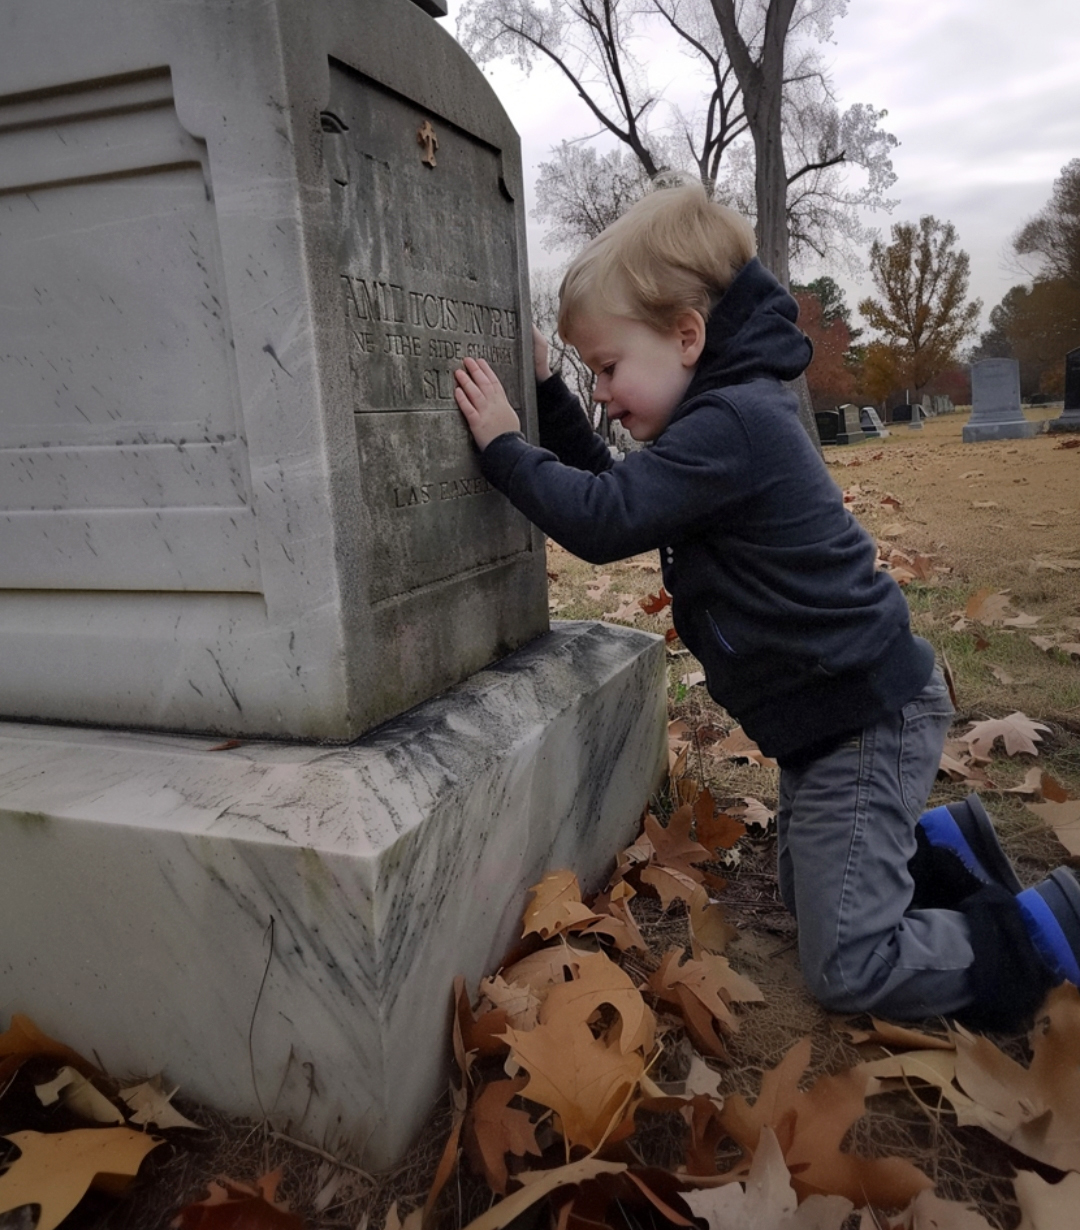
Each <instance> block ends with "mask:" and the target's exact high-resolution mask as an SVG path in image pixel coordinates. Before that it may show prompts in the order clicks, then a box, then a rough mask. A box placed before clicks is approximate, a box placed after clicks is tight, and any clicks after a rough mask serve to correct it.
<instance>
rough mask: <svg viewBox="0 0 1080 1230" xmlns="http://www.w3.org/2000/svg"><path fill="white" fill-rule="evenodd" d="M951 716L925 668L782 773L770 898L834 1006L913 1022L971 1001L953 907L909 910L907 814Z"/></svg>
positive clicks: (968, 953)
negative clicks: (791, 922) (921, 676)
mask: <svg viewBox="0 0 1080 1230" xmlns="http://www.w3.org/2000/svg"><path fill="white" fill-rule="evenodd" d="M952 714H953V708H952V705H951V703H950V701H949V693H948V689H947V688H946V686H945V682H944V680H943V678H942V676H941V671H940V670H939V669H937V668H935V670H934V673H933V675H932V676H931V679H930V682H929V683H928V684H927V685H926V687H925V688H924V689H923V691H922V692H921V693H920V694H919V695H918V696H917V697H916V698H915V699H914V700H913V701H911V702H910V703H909V704H907V705H905V706H904V708H903V709H902V710H901V711H900V712H899V713H897V714H895V715H894V716H892V717H889V718H886V719H884V720H883V721H881V722H879V723H878V724H877V725H876V726H869V727H867V728H866V729H865V730H864V731H863V732H862V733H861V734H860V735H859V736H857V737H856V738H854V739H850V740H848V741H847V742H846V743H843V744H841V746H840V747H838V748H835V749H834V750H833V751H831V752H829V753H828V754H827V755H825V756H822V757H821V758H820V759H818V760H815V761H812V762H811V763H810V764H808V765H806V766H804V767H803V768H800V769H797V770H787V769H785V770H783V771H782V772H781V775H780V806H779V811H778V814H777V827H778V837H779V868H778V870H779V878H780V894H781V896H782V897H783V900H784V904H785V905H786V906H787V908H788V909H789V910H790V911H791V912H792V913H793V914H794V915H795V917H796V919H797V921H798V925H799V959H800V962H801V965H802V969H803V974H804V976H805V978H806V980H807V982H808V983H809V986H810V990H811V991H812V992H813V994H814V995H815V996H816V997H817V999H819V1000H820V1001H821V1003H822V1004H824V1005H825V1007H826V1008H829V1009H831V1010H832V1011H837V1012H856V1011H872V1012H875V1013H878V1014H879V1015H882V1016H890V1017H896V1018H899V1019H913V1018H918V1017H924V1016H936V1015H950V1014H952V1013H955V1012H958V1011H960V1010H962V1009H963V1008H964V1007H966V1006H967V1005H968V1004H970V1003H971V1000H972V992H971V988H970V981H969V978H968V975H967V971H968V968H969V966H970V965H971V962H972V949H971V943H970V940H969V938H968V935H969V933H968V925H967V921H966V920H965V918H964V917H963V915H961V914H959V913H957V912H956V911H955V910H911V911H909V910H908V905H909V904H910V902H911V895H912V889H913V882H912V879H911V875H910V874H909V872H908V860H909V859H910V858H911V856H912V855H913V854H914V853H915V822H916V821H917V820H918V818H919V816H920V815H921V814H922V811H923V809H924V807H925V805H926V800H927V798H928V796H929V794H930V789H931V787H932V785H933V783H934V776H935V774H936V773H937V768H938V762H939V759H940V757H941V749H942V746H943V744H944V740H945V733H946V731H947V730H948V728H949V722H950V720H951V718H952Z"/></svg>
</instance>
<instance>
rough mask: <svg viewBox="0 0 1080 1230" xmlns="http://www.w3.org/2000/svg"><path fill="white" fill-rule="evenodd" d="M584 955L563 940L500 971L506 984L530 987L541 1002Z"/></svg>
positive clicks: (575, 966) (564, 978)
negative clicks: (512, 983) (511, 983)
mask: <svg viewBox="0 0 1080 1230" xmlns="http://www.w3.org/2000/svg"><path fill="white" fill-rule="evenodd" d="M585 955H586V954H585V953H584V952H583V951H579V950H578V949H577V948H574V947H573V946H572V945H570V944H567V943H566V941H565V940H563V941H562V943H560V944H553V945H550V946H549V947H547V948H541V949H539V950H538V951H536V952H532V953H529V955H528V956H527V957H522V958H521V960H520V961H515V962H514V964H513V965H510V966H507V968H506V969H504V970H503V971H502V975H503V977H504V978H505V979H506V981H507V982H514V983H517V984H518V985H519V986H523V987H531V988H532V990H533V991H534V992H535V993H536V995H537V996H538V997H539V998H540V999H541V1000H543V999H544V997H545V996H546V995H547V993H548V991H550V990H551V988H552V987H553V986H557V985H558V984H559V983H561V982H565V981H566V976H567V973H568V972H570V971H572V970H574V969H576V968H577V963H578V961H579V960H580V959H581V957H583V956H585Z"/></svg>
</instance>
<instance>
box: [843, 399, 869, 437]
mask: <svg viewBox="0 0 1080 1230" xmlns="http://www.w3.org/2000/svg"><path fill="white" fill-rule="evenodd" d="M836 412H837V414H838V415H839V416H840V418H839V424H838V430H837V433H836V443H837V444H862V442H863V441H864V440H865V439H866V433H865V432H864V431H863V429H862V421H861V419H860V416H859V407H858V406H853V405H851V404H850V403H848V404H846V405H843V406H837V407H836Z"/></svg>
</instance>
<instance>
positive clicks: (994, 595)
mask: <svg viewBox="0 0 1080 1230" xmlns="http://www.w3.org/2000/svg"><path fill="white" fill-rule="evenodd" d="M976 507H978V505H976ZM992 507H995V508H996V507H997V505H992ZM1008 606H1009V591H1008V590H1007V589H1003V590H998V591H994V590H993V589H989V588H986V589H980V590H979V591H978V592H977V593H974V594H972V596H971V597H970V598H969V599H968V602H967V606H965V607H964V616H965V618H966V619H970V620H972V621H973V622H975V623H980V624H992V623H998V622H1000V621H1001V620H1002V619H1004V618H1005V611H1006V610H1007V608H1008Z"/></svg>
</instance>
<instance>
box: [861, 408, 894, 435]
mask: <svg viewBox="0 0 1080 1230" xmlns="http://www.w3.org/2000/svg"><path fill="white" fill-rule="evenodd" d="M859 422H860V423H861V424H862V429H863V435H864V436H871V437H873V436H876V437H879V438H880V437H884V436H887V435H888V434H889V433H888V431H887V430H886V427H885V424H884V423H883V422H882V421H881V415H880V414H878V412H877V410H875V409H874V407H873V406H863V408H862V409H861V410H860V411H859Z"/></svg>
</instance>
